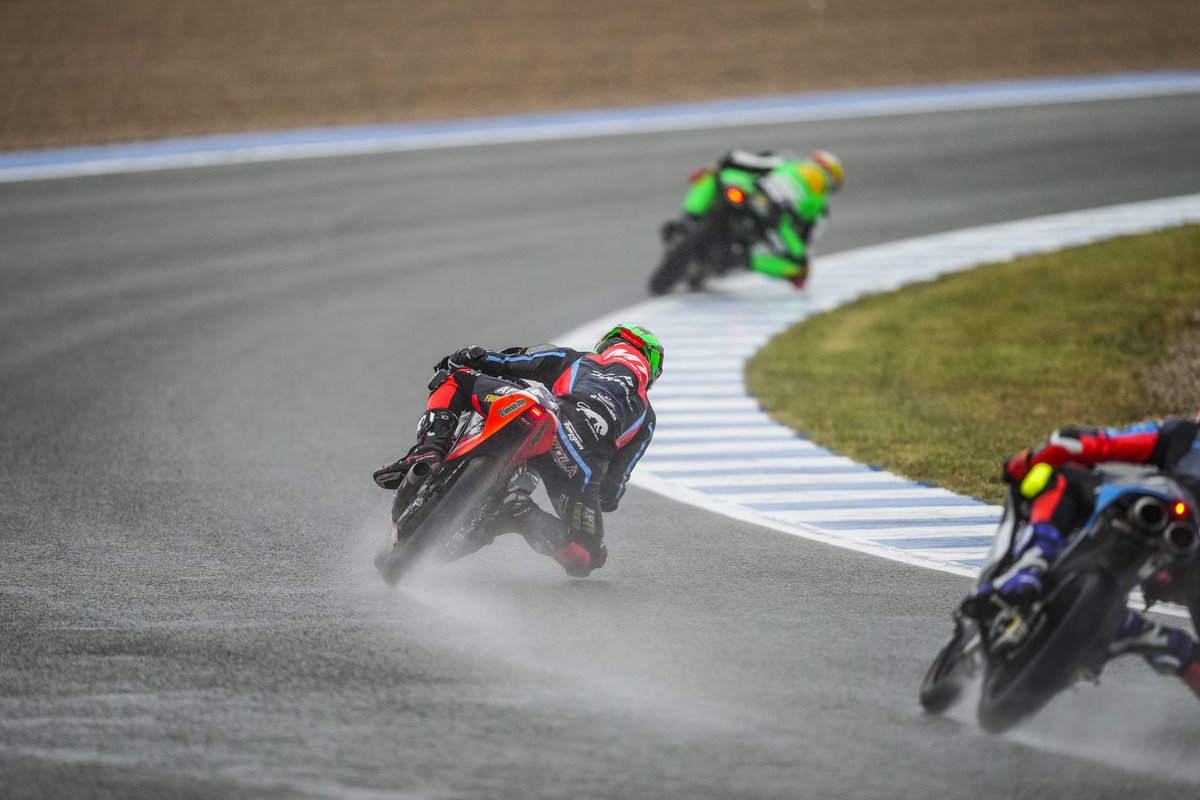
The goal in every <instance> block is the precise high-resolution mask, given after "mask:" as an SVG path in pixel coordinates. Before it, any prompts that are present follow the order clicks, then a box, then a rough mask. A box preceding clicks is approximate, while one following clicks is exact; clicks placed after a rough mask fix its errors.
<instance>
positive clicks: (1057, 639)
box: [977, 572, 1125, 733]
mask: <svg viewBox="0 0 1200 800" xmlns="http://www.w3.org/2000/svg"><path fill="white" fill-rule="evenodd" d="M1124 607H1125V597H1124V594H1123V593H1122V592H1121V591H1120V589H1119V588H1118V587H1117V584H1116V581H1115V580H1114V579H1113V578H1112V577H1111V576H1109V575H1105V574H1102V573H1096V572H1085V573H1081V574H1080V575H1078V576H1077V577H1075V578H1074V579H1073V580H1072V581H1070V582H1068V584H1067V585H1065V586H1062V587H1060V588H1059V589H1058V590H1056V591H1055V594H1054V597H1053V599H1052V600H1051V601H1050V607H1049V608H1048V609H1047V610H1046V611H1045V612H1044V613H1046V614H1047V615H1048V626H1047V628H1046V629H1045V630H1043V631H1040V632H1038V633H1036V634H1035V636H1036V637H1037V640H1035V641H1031V642H1028V643H1027V644H1026V645H1025V646H1024V647H1023V648H1022V650H1021V652H1020V653H1019V654H1017V655H1015V656H1013V657H1012V658H1011V659H1009V660H1007V661H999V662H995V661H993V662H991V663H989V665H988V667H987V671H986V673H985V675H984V679H983V690H982V693H981V695H980V698H979V707H978V709H977V718H978V719H979V724H980V726H981V727H982V728H983V729H984V730H986V731H988V732H989V733H1002V732H1004V731H1006V730H1008V729H1010V728H1012V727H1013V726H1015V725H1016V724H1017V723H1019V722H1021V721H1022V720H1024V719H1025V718H1027V717H1029V716H1031V715H1033V714H1035V713H1036V712H1037V711H1039V710H1040V709H1041V708H1042V707H1043V706H1045V705H1046V704H1047V703H1049V702H1050V700H1051V699H1052V698H1053V697H1054V696H1055V695H1056V694H1058V693H1059V692H1061V691H1062V690H1063V689H1066V688H1067V687H1068V686H1070V685H1071V683H1072V682H1073V681H1074V679H1075V676H1076V675H1077V674H1078V671H1079V669H1080V668H1081V667H1082V666H1083V665H1084V664H1085V663H1087V661H1088V660H1089V659H1090V658H1091V656H1092V655H1093V651H1094V649H1095V647H1096V646H1097V644H1098V643H1101V642H1106V641H1108V639H1109V638H1111V635H1112V633H1113V632H1115V630H1116V627H1117V625H1118V624H1119V622H1120V615H1121V613H1122V612H1123V610H1124Z"/></svg>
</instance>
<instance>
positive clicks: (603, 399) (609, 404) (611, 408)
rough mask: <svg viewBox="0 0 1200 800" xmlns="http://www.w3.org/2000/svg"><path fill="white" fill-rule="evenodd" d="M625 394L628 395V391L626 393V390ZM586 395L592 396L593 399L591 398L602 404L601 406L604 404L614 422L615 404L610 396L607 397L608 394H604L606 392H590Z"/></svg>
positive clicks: (615, 416) (615, 415)
mask: <svg viewBox="0 0 1200 800" xmlns="http://www.w3.org/2000/svg"><path fill="white" fill-rule="evenodd" d="M625 395H626V396H628V395H629V393H628V392H626V393H625ZM588 397H590V398H592V399H593V400H595V401H596V402H597V403H599V404H600V405H602V406H604V407H605V408H606V409H608V413H609V416H611V417H612V420H613V421H614V422H616V419H617V404H616V403H614V402H613V399H612V398H611V397H609V396H608V395H606V394H591V393H589V394H588Z"/></svg>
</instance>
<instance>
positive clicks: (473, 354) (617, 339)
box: [374, 325, 663, 577]
mask: <svg viewBox="0 0 1200 800" xmlns="http://www.w3.org/2000/svg"><path fill="white" fill-rule="evenodd" d="M662 368H663V348H662V344H661V343H660V342H659V340H658V338H657V337H656V336H655V335H654V334H653V333H651V332H650V331H648V330H647V329H645V328H641V327H638V326H636V325H617V326H616V327H614V328H612V329H611V330H609V331H608V332H607V333H605V334H604V335H603V336H601V337H600V340H599V341H598V342H597V343H596V347H595V352H590V353H589V352H581V351H579V350H572V349H570V348H567V347H557V346H554V345H548V344H543V345H537V346H534V347H514V348H509V349H507V350H502V351H499V352H494V351H490V350H485V349H484V348H482V347H467V348H464V349H462V350H459V351H458V352H457V353H454V354H452V355H449V356H446V357H445V358H443V359H442V360H441V361H440V362H439V363H438V364H437V369H438V370H439V372H438V374H437V375H436V376H435V378H434V382H432V383H431V384H430V392H431V393H430V396H429V402H428V404H427V406H426V411H425V414H424V416H422V417H421V420H420V422H419V423H418V424H417V443H416V445H415V446H414V447H413V448H412V449H411V450H409V452H408V454H407V455H406V456H405V457H404V458H402V459H400V460H399V461H397V462H395V463H393V464H388V465H387V466H385V467H382V468H381V469H379V470H376V471H375V473H374V477H375V482H376V483H377V484H379V486H380V487H382V488H384V489H395V488H397V487H398V486H399V485H400V483H401V481H403V479H404V475H405V474H406V473H407V472H408V470H409V469H411V468H412V467H413V465H414V464H418V463H428V464H429V465H430V466H433V467H439V466H440V465H441V464H442V462H443V461H444V460H445V458H446V454H447V452H448V451H449V447H450V444H451V439H452V438H453V435H454V432H455V429H456V427H457V425H458V415H459V413H460V412H461V411H463V410H464V409H467V408H471V409H473V410H475V411H477V412H479V413H481V414H486V413H487V409H488V407H489V406H490V405H491V404H492V403H493V402H495V401H496V400H498V399H499V398H500V397H502V396H504V395H506V394H510V393H511V392H513V391H514V390H515V387H514V385H513V384H512V383H509V382H506V381H504V380H503V379H504V378H506V377H507V378H519V379H522V380H531V381H537V382H539V383H542V384H544V385H546V386H547V387H549V388H550V389H551V391H552V392H553V393H554V395H555V396H556V397H557V398H558V409H557V414H558V419H559V425H558V432H557V435H556V436H555V441H554V444H553V445H552V446H551V448H550V450H549V451H548V452H547V453H545V454H544V455H541V456H538V457H537V458H536V459H534V460H533V461H532V462H531V465H532V466H533V467H534V468H535V469H536V470H537V472H538V474H539V475H540V476H541V478H542V481H543V483H544V484H545V486H546V491H547V492H548V493H549V495H550V499H551V501H552V502H553V504H554V508H555V510H556V511H557V515H556V514H551V513H550V512H548V511H545V510H543V509H541V508H539V507H538V506H537V504H536V503H535V502H534V501H533V499H532V498H531V497H530V493H531V492H532V491H533V489H534V488H535V487H534V485H533V484H532V483H531V484H530V485H529V486H528V487H527V490H521V491H516V492H513V493H512V494H510V495H509V496H508V497H506V498H505V500H504V511H503V513H504V515H505V518H506V521H507V522H508V523H509V524H507V525H505V528H506V531H497V532H499V533H502V532H507V531H515V532H517V533H520V534H521V535H523V536H524V537H525V539H526V541H527V542H529V544H530V546H531V547H533V549H534V550H536V551H538V552H539V553H543V554H545V555H549V556H550V557H551V558H553V559H554V560H555V561H557V562H558V563H559V564H560V565H562V566H563V568H564V569H566V571H567V574H569V575H572V576H574V577H584V576H586V575H588V574H589V573H591V571H592V570H594V569H599V568H600V567H602V566H604V562H605V561H606V560H607V558H608V547H607V546H606V545H605V544H604V525H603V516H602V512H612V511H616V510H617V504H618V503H619V502H620V500H621V496H622V495H623V494H624V492H625V483H626V481H628V480H629V476H630V474H631V473H632V471H633V468H634V466H635V465H636V464H637V462H638V460H639V459H640V458H641V456H642V453H644V452H645V450H646V446H647V445H648V444H649V443H650V438H651V437H652V436H653V435H654V425H655V416H654V410H653V409H652V408H651V407H650V401H649V399H648V398H647V395H646V393H647V390H649V388H650V386H651V385H652V384H653V383H654V382H655V381H656V380H658V377H659V376H660V375H661V374H662ZM501 524H503V523H501Z"/></svg>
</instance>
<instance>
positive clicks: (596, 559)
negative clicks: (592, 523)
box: [510, 501, 608, 578]
mask: <svg viewBox="0 0 1200 800" xmlns="http://www.w3.org/2000/svg"><path fill="white" fill-rule="evenodd" d="M510 519H511V522H512V524H513V527H514V529H515V530H516V532H517V533H519V534H521V535H522V536H524V537H525V541H526V543H528V544H529V546H530V547H531V548H533V550H534V552H537V553H541V554H542V555H544V556H549V557H550V558H553V559H554V560H555V561H556V562H558V564H559V566H561V567H562V568H563V569H564V570H566V572H567V574H568V575H570V576H571V577H572V578H586V577H587V576H588V575H589V574H591V572H592V570H594V569H599V568H600V567H602V566H604V562H605V561H607V560H608V548H607V547H605V546H604V544H602V543H601V544H599V546H598V547H597V548H595V549H594V550H589V549H588V548H586V547H584V546H583V545H582V544H580V543H579V542H576V541H574V540H572V539H571V537H570V535H569V533H568V530H567V526H566V525H565V524H564V523H563V521H562V520H561V519H559V518H558V517H557V516H556V515H554V514H551V513H550V512H549V511H546V510H544V509H541V508H538V506H537V505H536V504H534V503H533V502H532V501H531V502H530V504H529V506H528V507H527V508H526V509H525V510H524V511H523V512H522V513H521V514H519V515H518V516H515V517H511V518H510Z"/></svg>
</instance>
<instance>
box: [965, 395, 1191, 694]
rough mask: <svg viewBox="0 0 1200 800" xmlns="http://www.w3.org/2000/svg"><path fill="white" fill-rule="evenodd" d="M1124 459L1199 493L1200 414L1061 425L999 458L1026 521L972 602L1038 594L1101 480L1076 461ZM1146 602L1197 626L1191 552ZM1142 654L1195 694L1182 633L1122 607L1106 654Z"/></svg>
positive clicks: (1147, 588) (1187, 639)
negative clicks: (1182, 609) (1180, 613)
mask: <svg viewBox="0 0 1200 800" xmlns="http://www.w3.org/2000/svg"><path fill="white" fill-rule="evenodd" d="M1104 462H1126V463H1133V464H1145V465H1149V466H1153V467H1156V468H1157V469H1158V470H1160V471H1161V472H1162V473H1163V474H1165V475H1168V476H1169V477H1171V478H1174V479H1175V480H1176V481H1177V482H1178V483H1179V484H1180V485H1182V486H1183V487H1184V488H1185V489H1186V490H1187V491H1188V492H1189V493H1191V495H1192V497H1193V498H1197V497H1200V414H1197V416H1196V419H1195V420H1185V419H1179V418H1174V419H1167V420H1165V421H1161V422H1142V423H1139V424H1136V425H1132V426H1130V427H1127V428H1107V429H1095V428H1063V429H1061V430H1057V431H1055V432H1054V433H1053V434H1051V436H1050V438H1049V439H1048V440H1047V441H1045V442H1043V443H1042V444H1040V445H1038V446H1037V447H1034V448H1032V449H1026V450H1022V451H1021V452H1020V453H1017V454H1016V455H1014V456H1012V457H1011V458H1009V459H1008V460H1007V462H1005V465H1004V479H1005V480H1006V481H1007V482H1008V483H1009V484H1010V485H1012V486H1014V487H1016V488H1017V490H1018V491H1019V493H1020V494H1021V496H1022V497H1024V498H1025V500H1027V501H1029V521H1028V522H1027V523H1026V524H1025V525H1024V526H1023V527H1022V528H1021V529H1020V530H1019V531H1018V532H1017V534H1016V535H1015V536H1014V540H1013V545H1012V553H1011V558H1012V561H1011V563H1010V565H1009V566H1008V568H1007V569H1006V570H1005V571H1003V572H1002V573H1000V574H998V575H996V576H994V577H993V578H992V579H991V580H989V581H988V582H986V583H984V584H983V585H981V586H980V587H979V588H978V589H977V590H976V592H975V596H974V600H975V601H979V600H983V599H986V598H987V597H989V596H990V595H992V594H997V595H999V596H1000V597H1002V598H1003V599H1004V600H1006V601H1007V602H1011V603H1021V604H1024V603H1028V602H1030V601H1031V600H1033V599H1036V598H1037V597H1038V596H1039V595H1040V594H1041V592H1042V580H1041V577H1042V575H1043V573H1044V572H1045V570H1046V569H1047V567H1048V564H1049V562H1050V561H1053V560H1054V559H1055V558H1056V557H1057V556H1058V555H1059V554H1060V553H1061V552H1062V550H1063V548H1064V547H1065V546H1066V538H1065V537H1066V535H1068V534H1069V533H1070V532H1072V531H1074V530H1076V529H1078V527H1079V526H1080V525H1081V524H1082V523H1083V522H1084V521H1085V520H1086V519H1087V518H1088V517H1089V516H1090V515H1091V512H1092V509H1093V507H1094V505H1095V491H1096V489H1097V488H1098V486H1099V484H1100V482H1101V479H1100V478H1099V477H1098V476H1096V475H1095V474H1093V473H1091V472H1089V471H1088V470H1086V469H1084V468H1080V466H1079V465H1083V466H1087V465H1093V464H1100V463H1104ZM1142 588H1143V592H1144V593H1145V596H1146V600H1147V601H1148V602H1149V601H1157V600H1163V601H1168V602H1174V603H1179V604H1181V605H1185V606H1187V608H1188V610H1189V612H1190V613H1191V616H1192V623H1193V625H1195V626H1197V628H1198V629H1200V562H1198V561H1197V560H1196V559H1195V558H1194V557H1193V559H1192V560H1191V561H1189V562H1187V563H1186V564H1185V565H1184V566H1182V567H1181V568H1178V569H1176V570H1175V571H1174V572H1160V573H1158V574H1157V575H1155V576H1153V577H1152V578H1151V579H1150V580H1149V581H1148V582H1147V583H1146V584H1144V585H1143V587H1142ZM1126 653H1137V654H1140V655H1141V656H1143V657H1144V658H1145V659H1146V661H1147V662H1148V663H1149V664H1150V666H1151V667H1153V668H1154V670H1155V671H1157V672H1159V673H1162V674H1168V675H1178V676H1179V677H1180V678H1182V679H1183V680H1184V682H1185V683H1187V685H1188V687H1190V688H1191V690H1192V691H1193V692H1195V693H1196V694H1197V695H1200V646H1198V644H1197V642H1196V640H1195V639H1193V638H1192V637H1191V635H1189V634H1188V633H1187V632H1186V631H1183V630H1179V629H1177V628H1172V627H1168V626H1166V625H1161V624H1159V623H1157V622H1154V621H1152V620H1150V619H1148V618H1147V617H1146V616H1144V615H1143V614H1140V613H1139V612H1137V611H1134V610H1132V609H1129V610H1128V611H1127V612H1126V615H1125V619H1124V621H1123V622H1122V623H1121V627H1120V629H1119V631H1118V633H1117V636H1116V638H1114V639H1113V641H1112V643H1111V644H1110V645H1109V652H1108V657H1109V658H1110V659H1111V658H1114V657H1116V656H1119V655H1124V654H1126Z"/></svg>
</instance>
